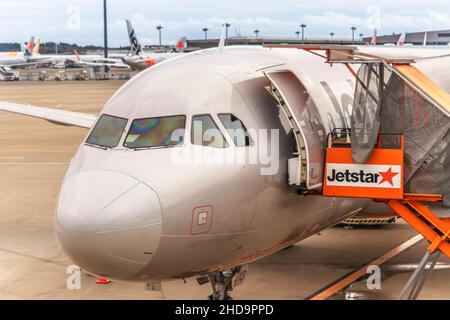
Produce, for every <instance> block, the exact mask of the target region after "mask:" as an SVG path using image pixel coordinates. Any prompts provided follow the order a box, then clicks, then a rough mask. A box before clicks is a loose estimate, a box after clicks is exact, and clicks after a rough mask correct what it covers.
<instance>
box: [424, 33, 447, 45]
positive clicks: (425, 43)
mask: <svg viewBox="0 0 450 320" xmlns="http://www.w3.org/2000/svg"><path fill="white" fill-rule="evenodd" d="M427 38H428V32H425V35H424V37H423V46H424V47H426V46H427ZM449 45H450V44H449Z"/></svg>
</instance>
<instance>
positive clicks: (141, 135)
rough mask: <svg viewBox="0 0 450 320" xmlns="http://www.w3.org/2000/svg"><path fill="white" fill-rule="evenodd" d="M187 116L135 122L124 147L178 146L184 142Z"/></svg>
mask: <svg viewBox="0 0 450 320" xmlns="http://www.w3.org/2000/svg"><path fill="white" fill-rule="evenodd" d="M185 127H186V117H185V116H170V117H158V118H147V119H137V120H134V121H133V123H132V125H131V128H130V131H129V132H128V135H127V137H126V139H125V143H124V146H125V147H127V148H130V149H146V148H155V147H173V146H178V145H180V144H182V143H183V141H184V132H185Z"/></svg>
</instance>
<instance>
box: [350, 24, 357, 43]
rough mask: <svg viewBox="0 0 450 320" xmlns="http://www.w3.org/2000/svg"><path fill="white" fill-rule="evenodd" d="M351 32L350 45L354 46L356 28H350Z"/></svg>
mask: <svg viewBox="0 0 450 320" xmlns="http://www.w3.org/2000/svg"><path fill="white" fill-rule="evenodd" d="M350 29H351V30H352V44H355V31H356V27H355V26H353V27H351V28H350Z"/></svg>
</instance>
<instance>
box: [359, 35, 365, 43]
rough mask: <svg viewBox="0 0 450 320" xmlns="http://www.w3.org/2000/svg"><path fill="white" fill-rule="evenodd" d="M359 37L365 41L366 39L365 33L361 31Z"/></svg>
mask: <svg viewBox="0 0 450 320" xmlns="http://www.w3.org/2000/svg"><path fill="white" fill-rule="evenodd" d="M359 37H360V38H361V41H363V39H364V38H363V37H364V33H360V34H359Z"/></svg>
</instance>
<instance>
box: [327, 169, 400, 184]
mask: <svg viewBox="0 0 450 320" xmlns="http://www.w3.org/2000/svg"><path fill="white" fill-rule="evenodd" d="M401 179H402V177H401V167H400V166H389V165H370V164H361V165H359V164H338V163H329V164H327V177H326V180H327V181H326V183H327V185H328V186H347V187H371V188H391V189H399V188H401Z"/></svg>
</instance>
